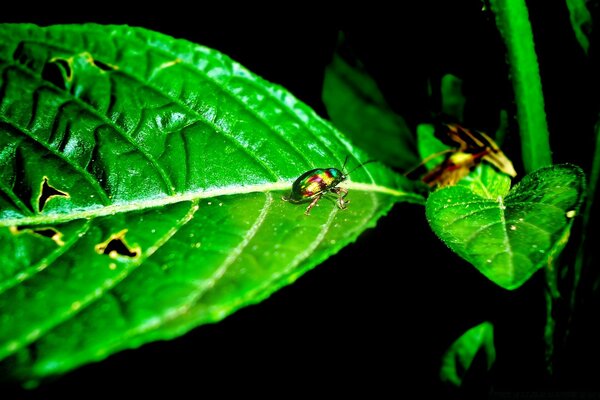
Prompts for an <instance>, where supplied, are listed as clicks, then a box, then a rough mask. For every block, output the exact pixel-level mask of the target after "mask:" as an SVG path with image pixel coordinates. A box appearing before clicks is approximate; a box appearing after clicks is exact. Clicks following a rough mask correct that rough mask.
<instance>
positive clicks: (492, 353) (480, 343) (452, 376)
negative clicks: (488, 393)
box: [440, 322, 496, 387]
mask: <svg viewBox="0 0 600 400" xmlns="http://www.w3.org/2000/svg"><path fill="white" fill-rule="evenodd" d="M478 354H482V355H483V356H484V357H485V368H486V369H487V370H488V371H489V370H490V368H492V365H493V364H494V361H495V360H496V349H495V347H494V326H493V325H492V324H491V323H490V322H482V323H481V324H479V325H477V326H474V327H473V328H471V329H469V330H467V331H466V332H465V333H463V334H462V336H461V337H459V338H458V339H456V341H455V342H454V343H452V345H451V346H450V348H449V349H448V351H446V353H445V354H444V356H443V358H442V368H441V370H440V379H441V380H442V382H446V383H449V384H451V385H454V386H456V387H460V386H461V385H462V383H463V380H464V378H465V376H466V375H467V373H468V371H469V370H470V369H472V368H473V367H474V365H473V362H474V361H475V357H476V356H477V355H478Z"/></svg>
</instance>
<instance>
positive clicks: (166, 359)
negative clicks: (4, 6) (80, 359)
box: [0, 0, 600, 398]
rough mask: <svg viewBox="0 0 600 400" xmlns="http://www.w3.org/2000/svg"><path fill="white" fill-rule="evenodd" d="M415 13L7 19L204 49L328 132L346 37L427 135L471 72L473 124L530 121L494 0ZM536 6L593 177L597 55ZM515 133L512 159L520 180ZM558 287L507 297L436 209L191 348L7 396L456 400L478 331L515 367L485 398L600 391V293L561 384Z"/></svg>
mask: <svg viewBox="0 0 600 400" xmlns="http://www.w3.org/2000/svg"><path fill="white" fill-rule="evenodd" d="M405 3H420V5H416V4H411V5H401V6H397V8H395V9H385V8H383V9H381V8H378V9H375V7H372V8H369V7H367V6H365V5H363V6H361V7H358V6H354V7H352V6H346V7H345V8H343V9H342V10H341V11H336V12H332V11H325V10H323V9H320V8H314V7H308V6H302V5H300V4H297V5H295V7H296V9H294V10H290V11H284V10H277V9H272V8H271V9H264V10H259V9H251V8H250V7H247V8H246V9H242V10H240V9H237V8H236V7H234V6H233V5H230V6H228V7H225V6H224V7H221V8H211V9H204V11H202V12H194V11H190V10H187V9H186V6H184V5H182V4H179V3H177V2H173V3H172V4H169V7H170V8H169V10H165V9H162V8H161V9H158V8H157V9H153V8H152V6H150V9H149V10H146V11H145V12H143V13H141V14H139V13H136V14H134V13H125V12H114V13H108V12H105V11H103V12H95V11H94V12H92V11H90V12H80V14H79V15H77V14H75V11H77V10H74V9H70V10H65V9H62V10H57V9H53V10H48V11H47V12H41V11H39V12H37V14H36V13H31V12H21V13H20V14H19V13H12V14H5V15H4V16H3V17H2V18H3V19H4V21H6V22H34V23H38V24H41V25H47V24H55V23H82V22H99V23H113V24H129V25H135V26H143V27H146V28H150V29H154V30H157V31H160V32H163V33H166V34H170V35H173V36H175V37H181V38H186V39H189V40H191V41H193V42H196V43H200V44H203V45H206V46H209V47H213V48H215V49H218V50H220V51H222V52H223V53H225V54H227V55H229V56H230V57H232V58H233V59H235V60H236V61H239V62H240V63H242V64H243V65H245V66H246V67H248V68H249V69H250V70H252V71H254V72H255V73H257V74H259V75H261V76H262V77H264V78H266V79H267V80H269V81H273V82H276V83H278V84H281V85H283V86H285V87H286V88H288V89H289V90H290V91H291V92H292V93H294V94H295V95H296V96H297V97H299V98H300V99H301V100H303V101H305V102H307V103H308V104H309V105H311V106H312V107H313V108H315V109H316V110H317V111H318V112H319V113H320V114H321V115H323V116H326V112H325V108H324V106H323V104H322V102H321V85H322V80H323V71H324V67H325V66H326V65H327V63H328V61H329V59H330V57H331V54H332V52H333V50H334V47H335V43H336V38H337V32H338V31H339V29H344V30H345V31H346V33H347V37H348V39H349V41H350V42H351V44H352V45H353V46H354V48H355V51H356V53H357V54H358V55H359V56H360V57H361V58H362V59H363V61H364V62H365V65H366V67H367V69H368V70H369V72H370V73H371V74H372V75H373V76H374V77H375V78H376V79H377V80H378V82H379V84H380V87H381V89H382V90H383V91H384V93H385V95H386V97H387V99H388V101H389V102H390V104H391V105H392V106H393V107H394V108H395V109H396V110H397V111H398V112H399V113H401V114H402V115H404V116H405V117H406V118H407V120H408V121H409V123H410V124H411V125H412V126H413V127H414V125H415V124H417V123H419V122H423V121H426V120H428V118H430V116H431V113H432V112H434V111H439V105H438V98H437V97H436V96H435V95H434V96H433V99H432V98H431V97H429V96H428V95H427V80H428V78H430V79H431V82H432V83H433V84H434V89H435V80H436V79H439V77H441V76H442V75H443V74H445V73H453V74H455V75H458V76H460V77H461V78H462V79H463V80H464V82H465V83H464V92H465V95H466V97H467V109H466V112H465V124H466V125H467V126H471V127H475V128H478V129H483V130H488V131H493V130H494V129H495V127H496V125H497V123H498V111H499V109H500V108H506V109H509V110H511V111H514V105H513V104H512V88H511V84H510V82H509V80H508V73H509V72H508V70H507V67H506V64H505V62H504V60H505V52H504V48H503V44H502V40H501V38H500V36H499V34H498V33H497V30H496V28H495V24H494V20H493V16H492V15H491V14H490V13H487V12H483V11H482V10H481V6H482V3H481V1H476V0H471V1H461V2H439V3H438V4H436V3H435V2H433V3H431V2H405ZM448 3H453V4H451V5H450V4H448ZM105 5H106V4H105ZM528 5H529V7H530V13H531V19H532V23H533V24H534V25H533V26H534V34H535V39H536V49H537V51H538V55H539V61H540V66H541V73H542V79H543V86H544V92H545V96H546V110H547V114H548V120H549V124H550V131H551V134H552V143H551V145H552V148H553V150H554V160H555V162H573V163H576V164H579V165H581V166H583V167H589V162H590V157H591V151H592V144H593V140H592V138H593V136H592V127H593V124H594V122H595V119H596V117H597V115H596V111H597V110H598V104H597V99H598V96H597V95H596V96H593V97H591V100H590V96H592V95H594V94H596V93H597V90H596V88H597V82H596V80H595V78H593V74H591V73H590V72H591V71H593V70H594V66H596V67H597V61H596V56H595V54H594V52H593V50H594V49H593V47H592V52H591V56H590V57H589V58H587V59H586V58H585V56H584V54H583V52H582V51H581V48H580V47H579V45H578V44H577V42H576V41H575V38H574V35H573V33H572V29H571V26H570V24H569V16H568V12H567V9H566V6H565V2H563V1H550V2H545V1H538V2H528ZM164 6H165V5H163V7H164ZM106 9H107V8H106V7H103V10H106ZM234 11H236V14H237V16H232V14H233V13H234ZM64 12H67V14H64ZM267 12H269V13H274V14H273V16H272V17H271V16H265V15H264V14H265V13H267ZM61 14H62V15H61ZM258 14H261V15H262V16H260V17H258V16H256V15H258ZM511 126H512V127H513V128H514V127H515V125H514V122H511ZM514 132H516V131H515V130H514V129H513V133H512V135H509V137H508V138H507V140H508V141H507V144H506V146H507V148H506V149H507V153H509V155H510V156H511V157H512V158H513V160H515V161H517V164H518V159H519V155H518V136H517V135H516V134H515V133H514ZM511 146H512V147H511ZM584 286H585V285H584ZM543 288H544V280H543V276H541V274H536V275H535V276H534V278H533V279H531V280H530V281H529V282H527V283H526V284H525V285H524V286H523V287H522V288H520V289H519V290H516V291H514V292H506V291H504V290H502V289H499V288H498V287H496V286H495V285H494V284H492V283H491V282H489V281H488V280H487V279H485V278H484V277H483V276H481V275H480V274H479V273H478V272H477V271H476V270H475V269H474V268H472V267H471V266H469V265H467V264H465V263H463V262H462V261H461V260H460V259H459V258H458V257H457V256H455V255H454V254H453V253H451V252H450V251H449V250H447V249H446V247H445V246H444V245H443V244H442V243H441V242H440V241H439V240H438V239H437V238H435V236H434V235H433V233H431V231H430V229H429V228H428V226H427V224H426V223H425V218H424V210H423V208H422V207H420V206H413V205H404V204H400V205H397V206H396V207H395V208H394V209H393V211H392V212H391V213H390V215H389V216H388V217H386V218H383V219H382V220H381V221H380V222H379V223H378V226H377V228H375V229H372V230H369V231H367V232H365V233H364V234H363V235H362V236H361V237H360V239H359V240H358V242H357V243H355V244H353V245H351V246H348V247H347V248H345V249H344V250H342V251H341V252H340V253H339V254H337V255H336V256H334V257H331V258H330V259H329V260H327V261H326V262H324V263H323V264H322V265H320V266H319V267H318V268H316V269H315V270H313V271H311V272H309V273H307V274H306V275H305V276H303V277H302V278H300V279H299V280H298V281H297V282H296V283H295V284H293V285H291V286H289V287H287V288H284V289H282V290H280V291H279V292H277V293H275V294H274V295H272V296H271V297H270V298H269V299H268V300H266V301H264V302H262V303H261V304H260V305H258V306H251V307H247V308H245V309H242V310H240V311H238V312H236V313H235V314H234V315H232V316H230V317H228V318H227V319H225V320H224V321H222V322H220V323H219V324H215V325H209V326H204V327H201V328H198V329H195V330H193V331H192V332H190V333H188V334H187V335H185V336H183V337H181V338H179V339H176V340H173V341H170V342H157V343H151V344H148V345H145V346H143V347H142V348H140V349H137V350H133V351H131V350H130V351H124V352H121V353H118V354H116V355H113V356H111V357H110V358H108V359H107V360H105V361H103V362H101V363H95V364H91V365H87V366H84V367H82V368H80V369H78V370H76V371H74V372H71V373H69V374H67V375H65V376H64V377H61V378H58V379H55V380H50V381H48V382H46V383H45V384H44V385H42V386H41V387H39V388H38V389H36V390H33V391H22V390H20V389H19V388H17V387H12V386H11V387H8V388H6V389H4V390H5V391H4V393H8V396H7V397H6V398H11V397H15V398H18V397H30V398H59V397H62V396H64V395H75V396H87V395H90V394H103V395H119V394H123V393H130V394H135V395H151V394H156V393H158V392H159V391H167V392H170V393H171V394H173V395H174V397H180V396H178V395H177V393H179V394H183V393H189V394H190V395H189V397H197V398H200V397H206V398H211V397H216V396H217V395H218V396H225V395H230V394H234V393H245V394H246V395H248V396H250V395H252V394H261V395H264V396H266V397H278V398H287V397H290V395H291V394H296V395H297V394H300V393H303V394H306V395H308V396H310V397H317V396H326V395H333V396H335V397H336V398H337V397H343V396H346V395H352V394H353V395H360V394H364V396H365V397H366V396H368V397H370V398H371V397H374V398H377V397H381V396H382V395H384V394H386V395H389V396H390V397H391V396H394V397H401V398H402V397H413V396H414V394H413V393H415V392H416V393H417V396H419V397H420V396H424V395H425V394H429V393H437V394H439V395H444V394H448V393H447V392H445V389H444V388H443V387H441V385H440V384H439V383H438V374H439V359H440V357H441V355H442V354H443V352H444V350H445V349H446V348H447V346H448V345H449V344H450V343H451V342H452V341H453V340H454V339H455V338H456V337H458V336H459V335H460V334H461V333H462V332H464V330H465V329H467V328H469V327H471V326H473V325H475V324H477V323H479V322H482V321H484V320H491V321H493V322H494V323H495V324H496V332H495V333H496V340H497V343H496V347H497V351H498V358H497V362H496V365H495V367H494V370H493V376H492V378H489V377H487V378H483V377H481V376H478V375H476V376H473V377H471V378H470V384H471V385H473V387H474V389H473V390H483V391H485V390H487V389H485V384H487V383H490V382H492V383H493V387H494V389H493V390H494V391H500V392H502V391H517V390H518V391H523V390H525V391H533V390H553V391H559V390H568V391H578V390H582V391H591V390H600V382H599V381H598V380H597V379H596V377H598V376H600V368H599V367H598V366H594V365H593V362H594V361H595V360H596V359H598V356H599V355H600V351H599V346H598V344H597V339H596V338H597V337H600V336H599V335H600V332H598V329H597V328H594V327H593V324H592V322H591V321H594V320H597V316H596V315H597V312H596V310H598V308H597V306H598V298H597V296H596V297H589V293H587V295H588V301H587V302H586V303H585V304H583V305H582V306H581V308H580V312H579V313H578V316H577V320H576V321H575V325H574V329H573V332H572V336H571V339H570V340H568V341H567V343H566V344H565V345H564V346H562V347H561V348H560V349H559V350H560V351H559V360H558V363H557V367H556V375H555V377H554V378H553V379H548V377H547V376H546V375H545V374H544V371H545V370H544V368H545V367H544V347H543V336H542V335H543V327H544V322H545V307H546V306H545V302H544V296H543ZM7 390H8V392H7ZM419 393H420V395H419ZM0 396H1V397H3V398H4V396H2V393H0ZM417 398H418V397H417Z"/></svg>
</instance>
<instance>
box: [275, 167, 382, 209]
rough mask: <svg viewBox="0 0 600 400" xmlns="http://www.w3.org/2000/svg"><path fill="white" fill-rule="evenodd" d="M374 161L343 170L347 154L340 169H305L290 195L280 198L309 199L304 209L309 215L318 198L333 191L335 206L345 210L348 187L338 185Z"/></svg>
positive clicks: (303, 200) (294, 202)
mask: <svg viewBox="0 0 600 400" xmlns="http://www.w3.org/2000/svg"><path fill="white" fill-rule="evenodd" d="M374 161H375V160H369V161H365V162H364V163H362V164H360V165H358V166H357V167H355V168H354V169H353V170H352V171H350V172H343V171H344V170H345V168H346V163H347V162H348V156H346V159H345V160H344V165H343V166H342V169H341V170H339V169H337V168H333V167H331V168H315V169H311V170H310V171H306V172H305V173H303V174H302V175H300V176H299V177H298V179H296V180H295V181H294V183H293V184H292V191H291V193H290V195H289V196H287V197H286V196H283V197H282V198H281V199H282V200H284V201H289V202H290V203H293V204H300V203H306V202H308V201H310V204H309V205H308V207H306V211H304V214H305V215H310V210H311V209H312V208H313V207H314V206H316V205H317V203H318V202H319V200H321V197H323V196H324V195H326V194H327V193H333V194H336V195H337V196H338V197H337V201H336V202H337V206H338V207H339V208H340V210H345V209H346V208H347V207H346V204H348V203H350V200H346V196H347V195H348V189H346V188H342V187H339V186H338V185H339V184H340V183H342V182H343V181H345V180H346V179H347V178H348V175H350V174H351V173H352V172H354V171H356V170H357V169H358V168H360V167H362V166H364V165H365V164H368V163H370V162H374Z"/></svg>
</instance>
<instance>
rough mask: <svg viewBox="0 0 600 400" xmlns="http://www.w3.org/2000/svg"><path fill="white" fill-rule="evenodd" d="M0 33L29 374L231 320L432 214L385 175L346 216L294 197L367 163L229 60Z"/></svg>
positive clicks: (5, 197) (8, 173)
mask: <svg viewBox="0 0 600 400" xmlns="http://www.w3.org/2000/svg"><path fill="white" fill-rule="evenodd" d="M0 38H1V40H0V71H1V74H0V77H1V78H0V87H1V88H2V90H1V91H0V243H1V246H2V252H1V255H0V359H5V361H4V363H5V366H6V365H7V363H8V364H9V367H8V368H5V369H6V370H9V371H11V373H12V374H13V375H15V376H17V377H19V378H33V379H35V378H38V377H43V376H46V375H50V374H58V373H62V372H65V371H67V370H69V369H72V368H74V367H76V366H78V365H81V364H84V363H87V362H90V361H94V360H99V359H102V358H104V357H106V356H107V355H109V354H111V353H114V352H116V351H118V350H121V349H126V348H133V347H137V346H139V345H141V344H143V343H146V342H148V341H152V340H157V339H169V338H172V337H175V336H178V335H181V334H183V333H185V332H187V331H188V330H190V329H192V328H193V327H195V326H198V325H200V324H204V323H209V322H214V321H218V320H220V319H222V318H224V317H225V316H227V315H228V314H230V313H232V312H233V311H235V310H236V309H238V308H240V307H242V306H244V305H247V304H251V303H256V302H258V301H260V300H261V299H264V298H265V297H267V296H268V295H269V294H271V293H272V292H273V291H275V290H277V289H278V288H280V287H281V286H284V285H287V284H289V283H290V282H293V281H294V280H295V279H296V278H297V277H299V276H300V275H301V274H302V273H304V272H305V271H307V270H308V269H310V268H312V267H314V266H315V265H317V264H319V263H320V262H321V261H323V260H324V259H326V258H327V257H329V256H330V255H332V254H334V253H336V252H337V251H339V250H340V249H341V248H342V247H344V246H345V245H347V244H348V243H350V242H352V241H354V240H356V238H357V236H358V235H359V234H360V233H361V232H362V231H364V230H365V229H367V228H368V227H372V226H374V224H375V221H376V220H377V219H378V218H379V217H380V216H381V215H383V214H385V213H386V212H387V211H388V210H389V209H390V207H391V206H392V205H393V204H394V203H395V202H397V201H402V200H406V201H417V202H419V201H422V198H421V197H420V196H419V195H415V194H413V193H411V189H410V188H411V184H410V182H408V181H407V180H406V179H404V178H403V177H400V176H398V175H396V174H394V173H393V172H391V171H390V170H389V169H386V168H385V167H383V166H382V165H381V164H377V163H372V164H369V165H368V166H366V167H365V168H361V169H358V170H356V171H355V172H354V173H353V174H352V176H351V178H350V179H349V180H348V181H346V182H343V184H344V185H346V187H347V188H348V189H349V194H348V198H349V199H351V200H352V203H351V204H350V205H349V207H348V209H347V210H345V211H340V210H338V208H337V207H336V205H335V203H334V202H333V201H328V200H331V199H322V200H321V207H318V208H315V209H313V212H312V214H311V215H310V216H305V215H304V207H305V206H302V205H301V206H298V205H295V204H291V203H288V202H284V201H282V200H281V196H282V194H284V193H286V192H284V191H289V189H290V187H291V184H292V182H293V181H294V180H295V179H296V178H297V177H298V176H299V175H301V174H302V173H303V172H305V171H307V170H309V169H312V168H316V167H337V168H341V165H342V163H343V160H344V158H345V157H346V155H350V156H351V157H350V161H349V163H348V167H350V168H352V167H353V166H355V165H358V164H359V163H361V162H363V161H365V160H366V159H367V156H366V155H365V154H364V153H362V152H360V151H359V150H358V149H356V148H353V147H352V146H351V145H350V144H349V142H348V141H347V140H346V139H345V138H344V137H343V136H342V135H341V134H340V133H339V132H338V131H336V130H335V129H334V128H333V127H332V126H331V125H330V124H328V123H327V122H325V121H323V120H321V119H320V118H319V117H318V116H317V115H316V114H315V113H314V112H313V111H312V110H311V109H310V108H308V107H307V106H306V105H304V104H302V103H300V102H299V101H298V100H296V99H295V98H294V97H293V96H292V95H291V94H290V93H288V92H287V91H285V90H284V89H282V88H280V87H278V86H275V85H272V84H269V83H268V82H265V81H264V80H262V79H260V78H259V77H257V76H255V75H254V74H252V73H251V72H249V71H248V70H246V69H245V68H244V67H242V66H241V65H239V64H237V63H235V62H233V61H231V60H230V59H229V58H227V57H226V56H224V55H223V54H221V53H219V52H217V51H214V50H211V49H208V48H205V47H201V46H198V45H195V44H193V43H190V42H187V41H184V40H175V39H173V38H171V37H168V36H164V35H161V34H158V33H155V32H151V31H147V30H144V29H138V28H130V27H119V26H98V25H69V26H53V27H48V28H40V27H37V26H33V25H0Z"/></svg>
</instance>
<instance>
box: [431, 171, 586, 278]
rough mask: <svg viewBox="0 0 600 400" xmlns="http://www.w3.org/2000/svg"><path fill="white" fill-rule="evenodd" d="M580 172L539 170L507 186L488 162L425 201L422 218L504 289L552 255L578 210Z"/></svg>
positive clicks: (532, 271)
mask: <svg viewBox="0 0 600 400" xmlns="http://www.w3.org/2000/svg"><path fill="white" fill-rule="evenodd" d="M584 185H585V183H584V176H583V172H582V171H581V169H580V168H578V167H576V166H573V165H555V166H552V167H547V168H542V169H539V170H537V171H535V172H533V173H531V174H529V175H527V176H525V177H524V178H523V180H522V181H521V182H520V183H519V184H518V185H516V186H515V187H514V188H512V190H510V191H509V188H510V178H509V177H508V176H507V175H504V174H502V173H500V172H497V171H496V170H494V169H493V168H492V167H491V166H489V165H487V164H482V165H480V166H479V167H478V168H477V169H476V170H475V171H474V172H473V173H472V174H471V175H469V177H467V178H466V179H463V180H462V181H461V182H460V183H459V185H457V186H452V187H447V188H443V189H440V190H438V191H436V192H434V193H432V194H431V195H430V196H429V198H428V199H427V206H426V213H427V219H428V220H429V224H430V225H431V228H432V229H433V231H434V232H435V233H436V234H437V235H438V236H439V237H440V239H442V240H443V241H444V242H445V243H446V245H447V246H448V247H450V248H451V249H452V250H453V251H455V252H456V253H457V254H459V255H460V256H461V257H463V258H464V259H465V260H467V261H469V262H470V263H471V264H473V265H474V266H475V268H477V269H478V270H479V271H480V272H481V273H482V274H484V275H485V276H486V277H487V278H488V279H490V280H491V281H493V282H494V283H496V284H497V285H499V286H501V287H503V288H505V289H509V290H512V289H516V288H518V287H519V286H521V285H522V284H523V283H524V282H525V281H527V279H529V278H530V277H531V275H532V274H533V273H534V272H535V271H537V270H538V269H539V268H541V267H542V266H543V265H544V264H545V263H546V262H547V260H548V258H549V257H551V256H556V254H557V252H558V251H559V250H560V249H561V248H562V244H563V242H564V237H565V235H566V234H568V231H569V229H570V227H571V221H572V219H573V217H574V216H575V215H576V214H577V211H578V209H579V205H580V203H581V198H582V194H583V192H584Z"/></svg>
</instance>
